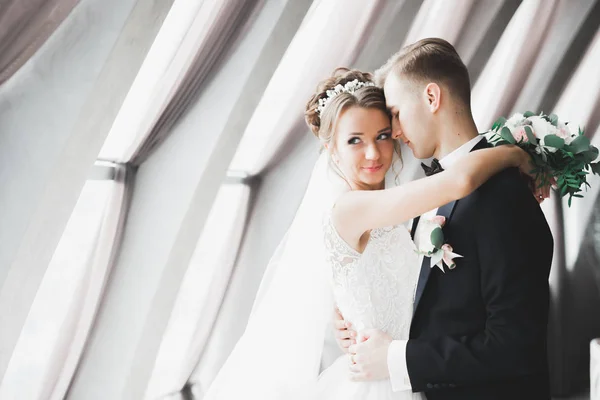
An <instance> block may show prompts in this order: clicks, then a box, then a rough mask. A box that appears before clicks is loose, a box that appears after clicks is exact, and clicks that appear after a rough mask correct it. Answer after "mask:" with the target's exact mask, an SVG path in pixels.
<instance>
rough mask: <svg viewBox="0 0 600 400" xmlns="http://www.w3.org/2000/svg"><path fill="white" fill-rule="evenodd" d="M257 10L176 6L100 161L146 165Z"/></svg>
mask: <svg viewBox="0 0 600 400" xmlns="http://www.w3.org/2000/svg"><path fill="white" fill-rule="evenodd" d="M258 4H260V2H259V1H258V0H250V1H245V0H224V1H221V0H192V1H189V0H177V1H175V3H174V4H173V7H172V9H171V10H170V13H169V15H168V16H167V19H166V21H165V23H164V25H163V29H162V30H161V32H160V33H159V35H158V36H157V40H156V41H155V43H154V44H153V47H152V48H151V49H150V51H149V53H148V56H147V58H146V61H145V63H144V65H143V66H142V68H141V69H140V72H139V74H138V76H137V77H136V80H135V82H134V84H133V85H132V87H131V90H130V92H129V94H128V96H127V98H126V100H125V103H124V105H123V107H122V108H121V110H120V112H119V115H118V117H117V119H116V120H115V123H114V125H113V127H112V129H111V132H110V134H109V137H108V138H107V141H106V143H105V145H104V147H103V149H102V150H101V152H100V155H99V157H100V158H101V159H108V160H114V161H118V162H130V163H132V164H134V165H139V164H141V163H142V162H143V161H144V160H145V159H147V158H148V156H149V155H150V154H151V152H152V151H153V150H154V149H155V148H156V147H157V146H158V145H159V144H160V143H162V142H163V141H164V140H165V139H166V137H167V136H168V135H169V134H170V133H171V132H172V128H173V126H174V124H175V123H176V122H177V121H178V120H179V119H180V118H181V117H182V115H184V114H185V112H186V111H187V110H188V109H189V107H190V106H191V105H192V104H193V103H194V100H195V99H196V96H197V94H198V91H199V90H200V89H201V88H202V85H203V83H204V82H205V81H206V79H207V78H208V77H209V76H210V74H211V72H212V71H213V70H214V68H215V67H216V66H218V65H219V61H220V60H221V59H222V58H223V57H224V56H225V55H226V54H227V53H228V52H229V51H231V49H232V46H233V45H234V44H235V42H236V38H237V37H238V36H239V35H240V34H241V32H243V31H244V30H245V28H246V23H248V22H249V21H250V16H251V15H252V13H253V12H254V10H255V8H256V7H257V5H258ZM174 43H176V45H175V46H174V45H173V44H174Z"/></svg>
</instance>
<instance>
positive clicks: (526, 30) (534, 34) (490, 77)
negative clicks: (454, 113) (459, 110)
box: [471, 0, 558, 132]
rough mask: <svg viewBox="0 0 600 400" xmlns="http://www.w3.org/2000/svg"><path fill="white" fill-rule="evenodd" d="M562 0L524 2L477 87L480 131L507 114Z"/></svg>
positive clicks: (475, 103)
mask: <svg viewBox="0 0 600 400" xmlns="http://www.w3.org/2000/svg"><path fill="white" fill-rule="evenodd" d="M557 5H558V0H531V1H525V2H522V3H521V5H520V6H519V8H518V9H517V11H516V13H515V15H514V16H513V18H512V19H511V21H510V23H509V24H508V26H507V27H506V29H505V30H504V32H503V34H502V37H501V39H500V41H499V43H498V44H497V46H496V48H495V49H494V52H493V53H492V56H491V57H490V58H489V60H488V62H487V64H486V66H485V68H484V70H483V72H482V73H481V76H480V77H479V79H478V80H477V83H476V84H475V86H474V87H473V94H472V101H471V105H472V110H473V117H474V118H475V123H476V125H477V127H478V129H479V131H480V132H484V131H487V130H488V129H489V128H490V127H491V126H492V123H493V122H494V121H495V120H496V119H497V118H498V117H500V116H502V115H505V114H507V113H508V112H509V111H510V110H511V109H512V106H513V104H514V102H515V101H516V100H517V97H518V95H519V93H520V91H521V89H522V87H523V85H524V84H525V82H526V80H527V78H528V76H529V72H530V70H531V66H532V65H533V63H534V61H535V59H536V56H537V54H538V53H539V50H540V48H541V46H542V44H543V42H544V37H545V35H546V33H547V31H548V28H549V27H550V24H551V21H552V17H553V15H554V13H555V10H556V8H557Z"/></svg>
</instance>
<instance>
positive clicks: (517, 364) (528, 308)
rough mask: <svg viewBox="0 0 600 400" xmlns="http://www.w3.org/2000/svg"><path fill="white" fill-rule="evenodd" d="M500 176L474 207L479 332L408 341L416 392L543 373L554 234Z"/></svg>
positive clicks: (515, 185)
mask: <svg viewBox="0 0 600 400" xmlns="http://www.w3.org/2000/svg"><path fill="white" fill-rule="evenodd" d="M501 174H502V176H496V177H495V178H493V179H494V181H489V182H488V183H486V185H484V186H482V188H480V192H479V193H478V196H479V197H478V198H477V200H476V204H474V207H476V210H475V211H474V214H473V215H474V220H475V221H474V229H475V232H474V233H475V237H476V239H475V240H476V241H477V245H476V246H477V252H478V254H477V256H478V258H479V264H480V273H481V275H480V277H481V278H480V284H481V294H482V300H483V302H484V304H485V309H486V312H487V320H486V324H485V329H484V330H482V331H480V332H474V333H472V334H468V335H462V336H460V335H457V336H441V337H438V338H436V339H434V340H420V339H416V340H409V342H408V344H407V348H406V358H407V367H408V372H409V376H410V380H411V383H412V387H413V390H414V391H428V390H430V389H432V388H433V387H440V386H441V387H457V386H464V385H468V386H470V385H477V384H484V383H487V382H493V381H498V380H504V379H511V378H517V377H525V376H528V375H534V374H537V373H541V372H542V371H544V370H545V369H546V368H547V366H546V362H545V360H546V356H545V351H546V329H547V321H548V302H549V293H548V274H549V270H550V264H551V261H552V247H553V243H552V236H551V234H550V231H549V228H548V225H547V223H546V221H545V219H544V217H543V214H542V212H541V210H540V209H539V206H538V204H537V203H536V202H535V200H534V199H533V196H532V195H531V193H530V192H529V190H528V189H527V187H526V185H525V184H522V182H521V181H520V178H519V177H518V176H517V175H515V174H517V173H516V172H515V171H512V172H510V173H509V172H507V171H505V173H501ZM450 223H451V222H450ZM457 268H460V264H458V266H457Z"/></svg>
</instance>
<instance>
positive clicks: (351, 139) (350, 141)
mask: <svg viewBox="0 0 600 400" xmlns="http://www.w3.org/2000/svg"><path fill="white" fill-rule="evenodd" d="M359 143H360V139H359V138H357V137H353V138H350V139H349V140H348V144H359Z"/></svg>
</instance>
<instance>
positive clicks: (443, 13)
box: [404, 0, 476, 46]
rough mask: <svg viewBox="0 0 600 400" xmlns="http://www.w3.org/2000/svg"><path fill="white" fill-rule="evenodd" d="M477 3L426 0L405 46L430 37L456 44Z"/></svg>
mask: <svg viewBox="0 0 600 400" xmlns="http://www.w3.org/2000/svg"><path fill="white" fill-rule="evenodd" d="M475 3H476V2H475V0H455V1H437V0H425V2H423V5H422V6H421V8H420V9H419V13H418V14H417V18H416V19H415V20H414V22H413V23H412V25H411V27H410V31H409V33H408V36H407V37H406V40H405V41H404V45H405V46H406V45H409V44H411V43H414V42H416V41H419V40H421V39H425V38H428V37H440V38H444V39H446V40H447V41H448V42H450V43H453V44H455V43H456V42H457V41H458V39H459V36H460V34H461V32H462V31H463V29H464V27H465V21H466V20H467V17H468V15H469V13H470V12H471V10H472V9H473V7H474V5H475Z"/></svg>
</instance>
